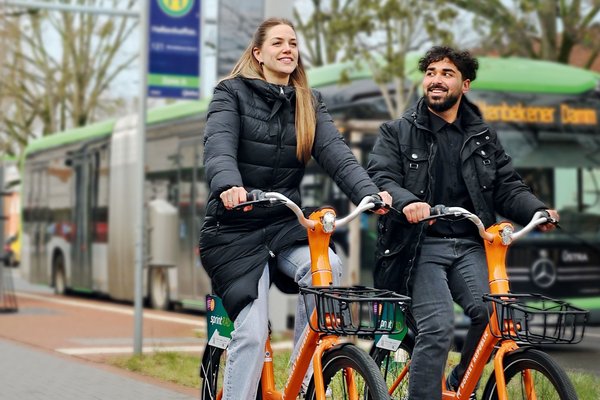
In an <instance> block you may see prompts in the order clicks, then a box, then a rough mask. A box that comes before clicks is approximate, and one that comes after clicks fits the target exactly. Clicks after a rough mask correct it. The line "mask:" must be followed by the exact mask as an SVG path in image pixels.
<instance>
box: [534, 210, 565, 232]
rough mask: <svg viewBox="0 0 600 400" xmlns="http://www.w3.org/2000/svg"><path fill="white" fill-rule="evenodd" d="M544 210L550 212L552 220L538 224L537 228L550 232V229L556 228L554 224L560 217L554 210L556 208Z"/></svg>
mask: <svg viewBox="0 0 600 400" xmlns="http://www.w3.org/2000/svg"><path fill="white" fill-rule="evenodd" d="M545 211H546V212H547V213H548V214H550V218H552V219H553V221H550V222H546V223H545V224H542V225H540V226H538V229H539V230H540V231H542V232H550V231H553V230H554V229H556V224H557V223H558V220H559V219H560V217H559V215H558V211H556V210H545Z"/></svg>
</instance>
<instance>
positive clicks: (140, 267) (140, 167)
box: [133, 0, 149, 355]
mask: <svg viewBox="0 0 600 400" xmlns="http://www.w3.org/2000/svg"><path fill="white" fill-rule="evenodd" d="M148 10H149V7H148V0H142V1H140V20H139V29H140V31H139V32H140V97H139V110H138V112H139V117H138V123H137V128H138V134H137V135H136V137H137V141H136V148H137V150H138V152H139V153H138V155H139V156H138V158H137V164H136V167H137V174H136V176H137V178H138V179H137V183H138V187H137V188H136V190H135V192H136V195H137V198H136V201H135V204H137V207H135V227H136V231H135V235H136V239H135V293H134V333H133V352H134V354H137V355H139V354H142V340H143V335H142V329H143V312H144V310H143V301H144V293H143V287H142V285H143V281H144V261H145V260H144V208H145V207H144V183H145V181H146V172H145V170H144V166H145V164H146V93H147V86H148V75H147V71H148Z"/></svg>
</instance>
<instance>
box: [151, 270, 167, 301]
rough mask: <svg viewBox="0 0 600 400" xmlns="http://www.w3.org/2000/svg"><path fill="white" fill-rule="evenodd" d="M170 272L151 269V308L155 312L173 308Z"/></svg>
mask: <svg viewBox="0 0 600 400" xmlns="http://www.w3.org/2000/svg"><path fill="white" fill-rule="evenodd" d="M168 272H169V270H168V269H167V268H157V267H155V268H150V275H149V281H150V284H149V288H150V293H149V297H150V307H152V308H154V309H155V310H168V309H169V308H170V306H171V301H170V300H169V274H168Z"/></svg>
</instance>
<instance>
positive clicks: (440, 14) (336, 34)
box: [296, 0, 456, 118]
mask: <svg viewBox="0 0 600 400" xmlns="http://www.w3.org/2000/svg"><path fill="white" fill-rule="evenodd" d="M312 2H313V5H314V12H313V15H311V17H309V18H308V21H310V22H307V23H302V21H301V22H300V24H299V28H298V29H299V30H300V32H301V33H302V34H303V36H304V38H305V40H307V41H309V42H311V43H314V44H312V45H311V43H309V44H307V47H308V48H309V53H310V54H311V55H313V58H312V59H313V60H317V62H319V61H321V59H320V58H319V55H320V54H321V52H319V51H317V50H316V49H318V48H321V51H323V50H322V49H323V47H325V49H326V50H325V54H326V58H325V59H324V60H322V61H326V62H332V61H334V59H335V58H334V56H335V55H339V54H340V53H341V54H342V57H341V58H342V59H343V60H351V61H353V63H354V64H355V66H356V67H358V68H360V67H361V66H365V65H366V66H367V67H368V68H369V69H370V70H371V73H372V75H373V80H374V81H375V83H376V84H377V85H378V87H379V89H380V91H381V93H382V95H383V98H384V100H385V103H386V106H387V108H388V111H389V112H390V116H391V117H392V118H397V117H399V116H400V115H401V114H402V112H403V111H404V109H405V107H406V104H407V101H409V99H410V97H411V96H412V93H413V91H414V89H415V86H414V84H412V85H409V84H408V79H407V71H409V70H410V68H407V67H406V55H407V53H409V52H410V51H413V50H420V49H422V48H423V47H424V46H425V45H427V44H430V43H432V42H433V41H435V43H436V44H437V43H445V44H451V43H452V42H453V35H452V32H451V27H450V24H449V23H450V22H451V21H452V20H453V19H454V18H455V17H456V10H455V9H454V8H450V7H447V6H445V2H444V1H439V0H432V1H427V2H424V1H419V0H346V1H342V0H331V1H330V2H326V1H322V0H312ZM324 4H326V5H328V6H329V9H328V11H324V10H325V8H326V7H325V6H324ZM296 18H298V17H296ZM344 78H345V77H342V80H344Z"/></svg>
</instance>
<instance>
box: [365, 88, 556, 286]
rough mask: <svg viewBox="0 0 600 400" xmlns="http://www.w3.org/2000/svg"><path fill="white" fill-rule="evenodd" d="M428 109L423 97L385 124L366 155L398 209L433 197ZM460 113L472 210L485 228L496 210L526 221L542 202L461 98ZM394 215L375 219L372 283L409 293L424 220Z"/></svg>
mask: <svg viewBox="0 0 600 400" xmlns="http://www.w3.org/2000/svg"><path fill="white" fill-rule="evenodd" d="M428 112H429V111H428V109H427V105H426V104H425V101H424V99H423V98H421V99H420V100H419V101H418V102H417V104H416V105H414V106H413V107H412V108H410V109H409V110H407V111H406V112H405V113H404V115H403V116H402V118H400V119H398V120H394V121H390V122H386V123H384V124H383V125H382V126H381V128H380V135H379V137H378V138H377V141H376V143H375V146H374V148H373V151H372V153H371V155H370V157H369V167H368V172H369V174H370V175H371V177H372V178H373V181H374V182H375V183H376V184H377V185H378V186H379V187H380V188H381V190H387V191H388V192H389V193H390V194H391V195H392V198H393V206H394V208H396V209H397V210H402V209H403V208H404V207H405V206H406V205H408V204H410V203H413V202H420V201H423V202H427V203H429V204H431V201H432V192H433V191H432V188H433V187H434V185H435V179H436V177H435V175H434V168H432V166H433V161H434V159H435V157H436V152H437V142H436V137H435V134H434V133H433V132H431V130H429V128H428V125H429V122H428V121H429V116H428ZM459 112H460V114H461V123H462V127H463V129H464V130H465V132H466V137H467V138H466V140H465V142H464V143H463V145H462V148H461V151H460V159H461V162H462V168H461V170H462V176H463V179H464V181H465V185H466V186H467V190H468V192H469V197H470V198H471V201H472V203H473V207H474V210H471V211H473V212H474V213H475V214H477V215H478V216H479V218H480V219H481V221H482V222H483V224H484V225H485V226H486V228H487V227H489V226H490V225H492V224H494V223H495V222H496V213H498V214H500V215H501V216H503V217H505V218H509V219H511V220H513V221H515V222H516V223H518V224H522V225H524V224H526V223H527V222H529V220H530V219H531V217H532V216H533V214H534V213H535V211H537V210H539V209H546V208H547V207H546V205H544V203H542V202H541V201H540V200H538V199H537V198H536V197H535V196H534V195H533V194H532V193H531V191H530V189H529V187H527V185H525V184H524V183H523V181H522V180H521V177H520V176H519V175H518V174H517V172H516V171H515V170H514V168H513V166H512V162H511V158H510V157H509V156H508V155H507V154H506V153H505V152H504V149H503V148H502V145H501V144H500V142H499V140H498V136H497V134H496V132H495V131H493V130H492V129H490V128H489V127H488V126H487V125H486V124H485V123H484V121H483V120H482V118H481V113H480V111H479V109H478V108H477V107H476V106H475V105H474V104H472V103H470V102H469V101H468V100H467V99H466V97H464V96H463V97H462V100H461V105H460V111H459ZM432 205H433V204H432ZM452 205H453V204H446V206H452ZM394 214H395V213H388V214H386V215H384V216H382V217H380V219H379V223H378V239H377V247H376V264H375V269H374V281H375V286H376V287H380V288H386V289H392V290H396V291H398V292H400V293H405V294H410V290H409V288H410V282H411V272H412V269H413V267H414V265H415V260H416V259H417V257H418V254H419V250H420V245H421V241H422V238H423V235H424V232H425V229H426V227H427V224H409V223H408V222H407V221H406V219H405V218H404V216H398V215H394Z"/></svg>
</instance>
